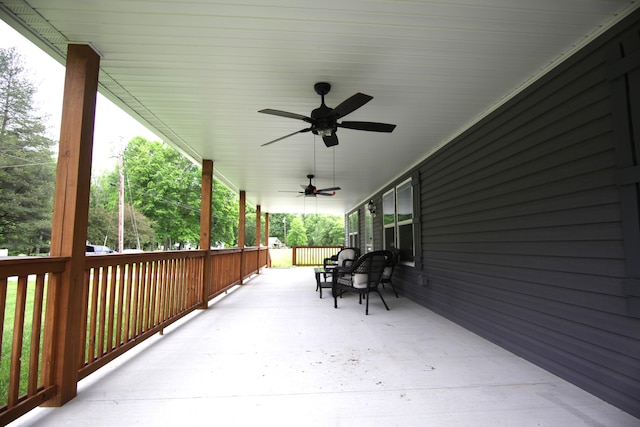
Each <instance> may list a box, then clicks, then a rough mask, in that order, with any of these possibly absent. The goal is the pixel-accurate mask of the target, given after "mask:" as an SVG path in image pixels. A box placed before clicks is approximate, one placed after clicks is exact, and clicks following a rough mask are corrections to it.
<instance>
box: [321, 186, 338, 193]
mask: <svg viewBox="0 0 640 427" xmlns="http://www.w3.org/2000/svg"><path fill="white" fill-rule="evenodd" d="M338 190H342V189H341V188H340V187H331V188H323V189H321V190H316V191H317V192H318V193H320V192H322V191H338Z"/></svg>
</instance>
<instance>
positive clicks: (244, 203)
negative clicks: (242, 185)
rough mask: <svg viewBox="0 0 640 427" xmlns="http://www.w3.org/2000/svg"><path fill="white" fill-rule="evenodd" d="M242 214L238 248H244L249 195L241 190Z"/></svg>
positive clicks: (240, 215)
mask: <svg viewBox="0 0 640 427" xmlns="http://www.w3.org/2000/svg"><path fill="white" fill-rule="evenodd" d="M239 205H240V208H239V209H240V212H239V215H238V247H239V248H244V227H245V215H246V214H245V210H246V206H247V194H246V192H245V191H244V190H240V203H239Z"/></svg>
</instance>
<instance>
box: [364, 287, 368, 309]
mask: <svg viewBox="0 0 640 427" xmlns="http://www.w3.org/2000/svg"><path fill="white" fill-rule="evenodd" d="M364 314H365V316H368V315H369V289H368V288H367V307H366V308H365V310H364Z"/></svg>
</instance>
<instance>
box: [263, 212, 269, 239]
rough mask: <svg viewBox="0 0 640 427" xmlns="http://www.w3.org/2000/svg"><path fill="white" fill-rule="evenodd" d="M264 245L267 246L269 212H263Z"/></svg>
mask: <svg viewBox="0 0 640 427" xmlns="http://www.w3.org/2000/svg"><path fill="white" fill-rule="evenodd" d="M264 245H265V246H266V247H269V212H265V213H264Z"/></svg>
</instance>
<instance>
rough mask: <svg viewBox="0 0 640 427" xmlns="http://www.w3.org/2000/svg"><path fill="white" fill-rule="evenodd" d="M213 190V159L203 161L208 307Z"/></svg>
mask: <svg viewBox="0 0 640 427" xmlns="http://www.w3.org/2000/svg"><path fill="white" fill-rule="evenodd" d="M212 191H213V160H203V161H202V190H201V196H200V249H201V250H205V251H206V252H205V256H204V264H203V269H202V275H203V277H202V289H201V292H200V301H201V304H200V308H201V309H204V308H207V299H208V297H209V295H208V294H209V289H210V287H211V277H212V274H211V273H212V272H211V209H212V206H211V200H212V197H211V195H212Z"/></svg>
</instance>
